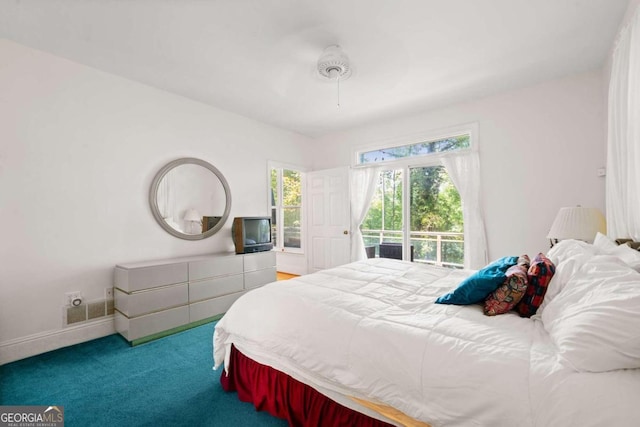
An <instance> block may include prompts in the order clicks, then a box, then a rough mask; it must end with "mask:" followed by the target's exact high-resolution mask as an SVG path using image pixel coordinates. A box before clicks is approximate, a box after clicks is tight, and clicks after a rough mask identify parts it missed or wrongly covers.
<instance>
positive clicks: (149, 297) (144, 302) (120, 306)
mask: <svg viewBox="0 0 640 427" xmlns="http://www.w3.org/2000/svg"><path fill="white" fill-rule="evenodd" d="M114 297H115V308H116V309H117V310H118V311H119V312H121V313H122V314H124V315H125V316H127V317H136V316H140V315H143V314H147V313H153V312H155V311H160V310H164V309H167V308H171V307H176V306H180V305H185V304H187V303H188V302H189V287H188V285H187V284H186V283H182V284H179V285H173V286H164V287H161V288H154V289H152V290H146V291H139V292H133V293H127V292H123V291H122V290H120V289H117V288H116V290H115V295H114Z"/></svg>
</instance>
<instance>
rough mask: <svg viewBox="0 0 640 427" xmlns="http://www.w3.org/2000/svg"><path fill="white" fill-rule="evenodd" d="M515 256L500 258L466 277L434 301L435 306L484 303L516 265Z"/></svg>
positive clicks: (516, 258)
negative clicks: (508, 271)
mask: <svg viewBox="0 0 640 427" xmlns="http://www.w3.org/2000/svg"><path fill="white" fill-rule="evenodd" d="M517 262H518V257H517V256H507V257H503V258H500V259H498V260H496V261H494V262H492V263H491V264H489V265H487V266H486V267H484V268H483V269H482V270H478V271H477V272H475V273H474V274H472V275H471V276H469V277H467V278H466V279H464V281H462V283H460V284H459V285H458V287H457V288H455V289H454V290H453V291H451V292H449V293H448V294H445V295H442V296H441V297H439V298H438V299H437V300H436V304H455V305H469V304H476V303H479V302H482V301H484V299H485V298H486V297H487V295H489V294H490V293H491V292H493V291H495V290H496V289H498V286H500V284H502V283H503V282H504V280H505V279H506V277H507V275H506V272H507V270H508V269H509V267H511V266H513V265H516V263H517Z"/></svg>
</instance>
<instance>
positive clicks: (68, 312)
mask: <svg viewBox="0 0 640 427" xmlns="http://www.w3.org/2000/svg"><path fill="white" fill-rule="evenodd" d="M112 315H113V299H101V300H95V301H87V302H85V303H83V304H80V305H79V306H77V307H74V306H72V305H65V306H63V307H62V325H63V326H71V325H76V324H78V323H82V322H88V321H92V320H96V319H101V318H103V317H105V316H112Z"/></svg>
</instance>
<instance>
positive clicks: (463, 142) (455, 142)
mask: <svg viewBox="0 0 640 427" xmlns="http://www.w3.org/2000/svg"><path fill="white" fill-rule="evenodd" d="M469 147H470V134H469V133H463V134H461V135H454V136H450V137H446V138H441V139H436V140H433V141H426V142H417V143H414V144H407V145H401V146H397V147H389V148H381V149H377V150H371V151H363V152H360V153H358V163H359V164H366V163H381V162H388V161H393V160H398V159H403V158H407V157H421V156H428V155H430V154H431V155H432V154H436V153H443V152H448V151H457V150H462V149H465V148H469Z"/></svg>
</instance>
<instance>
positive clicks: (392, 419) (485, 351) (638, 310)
mask: <svg viewBox="0 0 640 427" xmlns="http://www.w3.org/2000/svg"><path fill="white" fill-rule="evenodd" d="M596 243H597V244H593V245H590V244H586V243H583V242H578V241H563V242H560V243H559V244H558V245H556V246H555V247H554V248H553V249H551V250H550V251H549V253H548V254H547V255H548V258H549V259H550V260H552V261H553V263H554V265H555V275H553V278H552V279H551V282H550V283H549V285H548V289H547V291H546V295H545V296H544V300H543V301H542V305H541V306H540V307H539V308H538V310H537V313H536V314H535V315H534V316H532V317H531V318H527V317H521V316H520V315H519V314H517V313H516V312H514V311H511V312H508V313H505V314H500V315H497V316H487V315H485V314H484V313H483V306H482V305H481V304H471V305H449V304H447V305H444V304H434V302H435V300H436V299H437V298H438V297H439V296H442V295H443V294H447V293H448V292H451V291H452V290H454V289H456V287H457V286H458V285H459V284H460V283H461V282H462V281H463V280H464V279H465V278H467V277H469V276H470V275H472V274H473V273H474V272H472V271H468V270H452V269H447V268H442V267H435V266H427V265H423V264H418V263H411V262H404V261H398V260H393V259H380V258H379V259H368V260H364V261H359V262H355V263H351V264H347V265H344V266H341V267H337V268H333V269H329V270H324V271H320V272H317V273H314V274H310V275H306V276H301V277H298V278H295V279H291V280H288V281H282V282H274V283H271V284H268V285H266V286H263V287H261V288H258V289H256V290H253V291H251V292H249V293H247V294H245V295H243V296H242V297H241V298H240V299H239V300H238V301H236V303H235V304H234V305H233V306H232V307H231V309H230V310H229V311H228V312H227V313H226V314H225V316H224V317H223V318H222V319H221V320H220V321H219V322H218V324H217V325H216V328H215V332H214V337H213V340H214V343H213V348H214V351H213V356H214V366H215V367H216V368H221V367H224V369H223V370H222V372H221V382H222V384H223V386H224V388H225V389H227V390H231V391H238V396H239V398H240V399H241V400H245V401H250V402H252V403H254V404H255V405H256V407H257V408H258V409H260V410H268V411H269V412H271V413H272V414H274V415H276V416H279V417H282V418H285V419H287V420H288V421H289V423H290V424H291V425H371V426H377V425H412V426H433V427H436V426H572V425H576V426H626V425H629V426H631V425H637V423H638V420H640V404H639V402H640V273H638V271H636V269H637V270H640V262H638V259H639V258H640V252H637V251H633V253H632V252H628V251H632V249H631V248H626V249H624V250H621V249H620V248H619V247H618V248H616V247H615V246H616V245H615V244H613V246H610V245H609V243H610V242H609V241H608V240H606V239H605V240H603V239H600V241H599V242H598V241H597V242H596ZM627 249H628V251H627ZM616 251H617V252H616ZM623 252H624V253H623ZM636 254H637V255H636Z"/></svg>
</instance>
